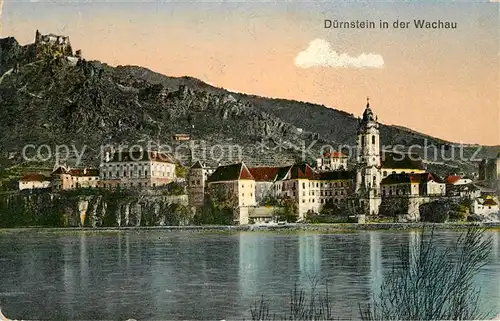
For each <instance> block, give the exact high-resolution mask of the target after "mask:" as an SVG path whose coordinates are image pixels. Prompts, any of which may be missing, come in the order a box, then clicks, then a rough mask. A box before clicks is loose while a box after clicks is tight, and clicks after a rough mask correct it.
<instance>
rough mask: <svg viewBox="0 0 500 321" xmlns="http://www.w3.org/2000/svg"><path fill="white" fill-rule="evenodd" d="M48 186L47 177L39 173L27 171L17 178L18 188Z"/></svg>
mask: <svg viewBox="0 0 500 321" xmlns="http://www.w3.org/2000/svg"><path fill="white" fill-rule="evenodd" d="M48 187H50V180H49V178H47V177H45V176H43V175H42V174H39V173H27V174H25V175H24V176H23V177H21V178H20V179H19V190H25V189H30V190H31V189H39V188H48Z"/></svg>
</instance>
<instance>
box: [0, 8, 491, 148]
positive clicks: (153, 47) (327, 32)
mask: <svg viewBox="0 0 500 321" xmlns="http://www.w3.org/2000/svg"><path fill="white" fill-rule="evenodd" d="M0 1H2V0H0ZM499 10H500V5H499V3H498V2H494V1H483V2H480V1H475V2H463V1H462V2H460V1H459V2H457V1H449V2H448V1H440V2H431V1H404V2H402V1H401V2H398V1H391V2H387V1H384V2H382V1H370V2H362V1H347V2H346V1H322V2H311V1H308V2H295V1H286V2H285V1H282V2H268V1H260V2H249V1H247V2H245V1H239V2H236V1H197V2H186V1H163V0H156V1H153V0H151V1H140V0H134V1H103V0H101V1H93V0H84V1H83V0H65V1H60V0H52V1H48V0H39V1H37V0H31V1H22V0H21V1H20V0H3V4H2V5H0V12H1V17H0V19H1V20H0V36H1V37H7V36H13V37H15V38H16V39H17V40H18V41H19V42H20V43H21V44H27V43H31V42H33V39H34V35H35V30H36V29H39V30H40V32H41V33H42V34H43V33H56V34H62V35H67V36H69V37H70V40H71V43H72V46H73V49H82V52H83V56H84V57H85V58H86V59H89V60H91V59H97V60H101V61H103V62H106V63H108V64H109V65H113V66H116V65H140V66H144V67H147V68H149V69H151V70H154V71H156V72H160V73H163V74H166V75H169V76H185V75H188V76H193V77H196V78H199V79H201V80H203V81H205V82H208V83H210V84H213V85H216V86H218V87H223V88H226V89H229V90H233V91H238V92H245V93H251V94H257V95H261V96H266V97H279V98H287V99H294V100H300V101H307V102H312V103H318V104H323V105H325V106H327V107H332V108H336V109H340V110H344V111H346V112H349V113H353V114H354V115H356V116H357V115H361V114H362V112H363V110H364V106H365V104H366V97H370V104H371V106H372V108H373V110H374V111H375V113H376V114H377V115H378V119H379V120H380V121H381V122H383V123H385V124H395V125H400V126H405V127H408V128H411V129H413V130H416V131H419V132H423V133H425V134H429V135H432V136H436V137H439V138H443V139H446V140H450V141H453V142H458V143H478V144H485V145H500V97H499V95H500V93H499V88H500V68H499V58H500V53H499V48H500V43H499V41H500V40H499V39H500V31H499V28H500V21H499V16H500V15H499ZM414 19H417V20H426V21H437V20H441V21H448V22H454V23H456V24H457V28H456V29H418V28H415V27H414V24H413V20H414ZM325 20H330V21H332V24H333V21H334V20H337V21H342V22H347V21H350V22H353V21H356V20H360V21H373V22H374V23H375V25H376V27H375V28H348V29H346V28H325ZM380 20H384V21H387V22H388V23H389V28H380V27H379V22H380ZM395 21H399V22H404V21H409V22H410V23H409V25H408V27H407V28H394V26H393V22H395ZM304 117H307V115H304Z"/></svg>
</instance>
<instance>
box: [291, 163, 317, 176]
mask: <svg viewBox="0 0 500 321" xmlns="http://www.w3.org/2000/svg"><path fill="white" fill-rule="evenodd" d="M315 174H316V172H315V171H314V170H313V169H312V167H311V166H309V164H295V165H292V167H291V168H290V177H289V179H301V178H307V179H313V178H314V176H315Z"/></svg>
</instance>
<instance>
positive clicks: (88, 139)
mask: <svg viewBox="0 0 500 321" xmlns="http://www.w3.org/2000/svg"><path fill="white" fill-rule="evenodd" d="M75 59H76V58H75V57H66V56H61V55H58V56H51V55H42V56H40V55H39V54H37V51H36V50H34V49H33V45H32V44H31V45H26V46H20V45H19V44H18V43H17V41H16V40H15V39H14V38H4V39H0V129H1V130H2V135H0V158H2V157H3V158H9V159H10V162H9V166H15V165H17V164H19V163H21V162H22V161H23V159H22V157H21V154H22V153H21V152H22V149H23V147H24V146H26V145H27V144H34V145H36V146H40V145H42V144H46V145H48V146H51V147H52V148H54V146H56V145H63V144H64V145H68V146H73V145H74V146H75V148H76V149H77V150H79V151H82V150H83V146H85V147H86V149H85V153H84V160H86V161H87V162H89V163H93V164H97V163H98V159H99V158H100V156H101V155H100V154H99V152H100V146H102V145H104V144H112V145H114V146H117V145H118V144H121V145H128V146H132V145H135V144H143V145H144V144H147V143H148V142H155V144H160V145H168V146H171V147H172V148H178V152H177V154H178V155H177V156H178V157H179V158H181V160H182V161H183V162H185V163H186V164H189V163H190V161H191V160H192V159H193V158H197V159H204V160H206V161H208V162H209V163H212V164H214V165H215V164H218V163H230V162H235V161H239V160H243V161H245V162H246V163H248V164H249V165H283V164H289V163H293V162H295V161H297V160H299V159H305V160H308V161H312V160H314V159H315V158H316V157H317V156H318V154H319V148H320V147H321V146H322V145H324V144H330V145H332V146H337V145H338V144H348V145H353V144H354V140H355V137H356V128H357V119H356V118H355V117H354V116H353V115H350V114H347V113H345V112H342V111H339V110H336V109H333V108H327V107H325V106H319V105H314V104H309V103H304V102H297V101H289V100H282V99H268V98H263V97H258V96H252V95H245V94H240V93H231V92H229V91H227V90H225V89H223V88H215V87H212V86H210V85H208V84H205V83H203V82H201V81H199V80H197V79H194V78H189V77H182V78H174V77H167V76H164V75H161V74H158V73H154V72H152V71H150V70H147V69H145V68H141V67H135V66H118V67H110V66H108V65H106V64H103V63H100V62H97V61H92V62H90V61H85V60H84V59H76V61H75ZM362 109H363V106H362V104H361V103H360V112H361V110H362ZM175 133H187V134H189V135H190V136H191V138H192V141H191V143H192V145H189V146H188V145H187V144H184V146H179V145H180V144H181V143H178V142H173V141H172V139H171V137H172V135H173V134H175ZM381 139H382V144H384V145H395V144H401V145H404V146H409V145H411V144H416V143H417V144H423V142H424V141H425V140H426V139H428V143H429V144H435V145H436V146H437V147H438V148H440V147H444V148H445V149H447V150H448V151H449V150H450V145H451V143H449V142H446V141H443V140H439V139H435V138H432V137H429V136H426V135H423V134H420V133H416V132H413V131H411V130H408V129H405V128H401V127H396V126H386V125H382V126H381ZM313 142H316V143H315V144H314V146H313V147H312V148H310V149H308V147H309V146H310V145H311V144H312V143H313ZM220 145H223V146H224V148H222V149H221V148H220V147H216V146H220ZM304 150H306V151H305V152H304ZM474 150H475V148H473V147H470V148H469V149H467V150H466V152H465V154H466V155H468V156H471V155H472V153H473V152H474ZM488 154H489V155H493V154H495V151H494V150H493V149H488V148H485V149H482V150H481V152H480V153H479V154H478V155H476V156H478V157H484V156H485V155H488ZM50 156H54V155H53V154H52V155H50ZM73 156H74V155H73ZM53 160H54V159H53V158H52V159H50V160H49V161H47V163H51V162H53ZM430 166H434V167H435V168H438V169H439V170H440V171H441V172H445V171H457V170H458V169H465V170H466V171H473V170H474V169H475V166H476V165H475V164H474V163H473V162H470V161H448V162H447V164H440V160H437V162H434V163H431V164H430ZM454 166H455V167H454Z"/></svg>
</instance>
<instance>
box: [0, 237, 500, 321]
mask: <svg viewBox="0 0 500 321" xmlns="http://www.w3.org/2000/svg"><path fill="white" fill-rule="evenodd" d="M457 235H458V233H457V232H453V231H439V232H438V235H437V237H438V238H439V240H440V241H439V243H440V244H442V245H446V244H452V243H453V241H454V240H455V239H456V237H457ZM488 235H489V236H491V237H492V239H493V247H492V251H491V255H490V258H489V263H488V265H487V266H486V267H484V268H483V269H482V270H481V271H480V272H479V274H478V277H477V278H476V285H477V286H478V287H480V289H481V302H482V309H483V310H484V311H492V310H493V312H495V313H498V312H500V253H499V252H500V232H499V231H491V232H488ZM417 240H418V234H417V232H408V231H353V232H348V233H341V232H339V233H334V234H320V233H313V232H294V233H282V232H235V233H230V234H221V233H201V232H182V231H180V232H167V231H151V230H139V231H121V232H120V231H112V232H91V231H81V232H79V231H71V232H48V233H35V234H28V233H25V232H23V233H12V232H0V307H1V308H2V311H3V313H4V314H5V315H6V316H7V317H10V318H18V319H20V318H23V319H45V320H48V319H50V320H54V319H65V320H68V319H71V320H91V319H92V320H103V319H108V320H109V319H113V320H117V319H122V320H126V319H129V318H135V319H138V320H145V319H154V320H179V319H188V320H195V319H196V320H223V319H226V320H233V319H237V320H242V319H243V318H249V316H250V306H251V305H252V304H253V303H255V302H256V301H258V300H259V299H260V297H261V295H264V297H265V298H266V299H267V300H269V303H270V304H271V307H272V308H273V309H278V308H279V307H284V308H285V309H286V307H287V303H288V300H289V295H290V291H291V290H292V289H293V286H294V284H298V285H299V286H302V287H303V288H304V289H306V290H307V289H308V288H309V287H310V285H311V280H321V285H320V287H321V286H322V284H323V282H324V281H325V280H328V282H329V286H328V287H329V290H330V296H331V298H332V304H334V306H335V310H336V312H337V317H338V318H340V319H342V320H344V319H351V320H356V319H358V318H359V313H358V306H359V304H360V303H363V302H366V301H367V300H369V299H370V298H371V296H372V295H373V293H374V291H375V292H376V291H377V289H378V287H379V286H380V283H381V280H382V278H383V275H384V273H385V272H386V271H387V270H388V269H390V267H391V266H392V264H393V260H394V259H395V256H396V253H397V251H398V250H399V249H400V247H401V246H408V245H409V244H411V243H412V242H416V241H417Z"/></svg>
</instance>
